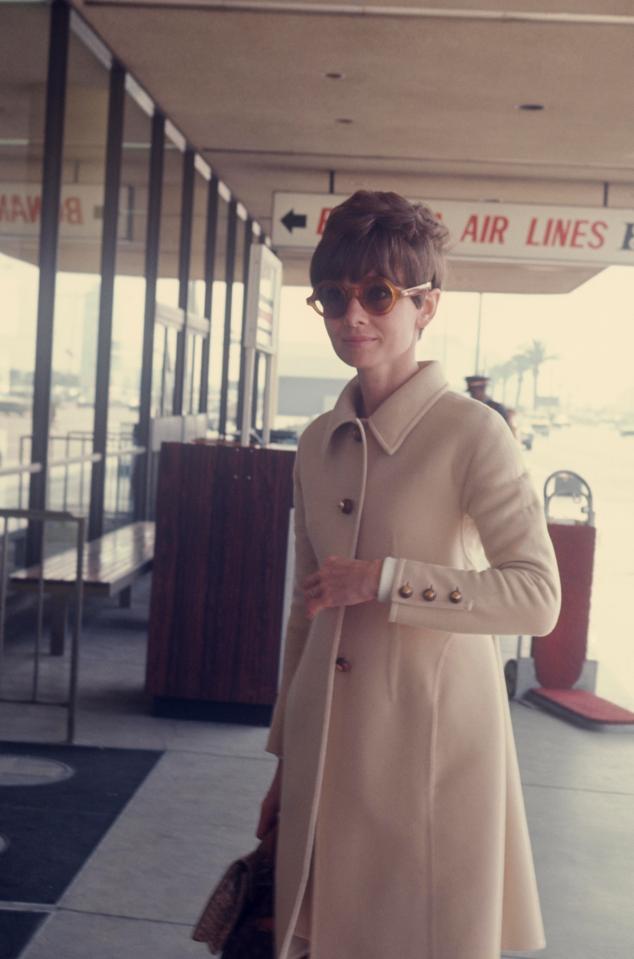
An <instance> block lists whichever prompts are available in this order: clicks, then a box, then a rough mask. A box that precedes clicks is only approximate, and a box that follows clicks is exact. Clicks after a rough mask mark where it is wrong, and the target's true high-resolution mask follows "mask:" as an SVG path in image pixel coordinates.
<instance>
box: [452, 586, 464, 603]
mask: <svg viewBox="0 0 634 959" xmlns="http://www.w3.org/2000/svg"><path fill="white" fill-rule="evenodd" d="M449 599H450V600H451V602H452V603H461V602H462V593H461V592H460V590H459V589H452V591H451V592H450V593H449Z"/></svg>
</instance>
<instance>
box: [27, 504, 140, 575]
mask: <svg viewBox="0 0 634 959" xmlns="http://www.w3.org/2000/svg"><path fill="white" fill-rule="evenodd" d="M153 557H154V523H152V522H144V521H142V522H138V523H131V524H130V525H129V526H122V527H121V528H120V529H116V530H113V531H112V532H111V533H106V534H105V535H104V536H101V537H99V539H96V540H93V541H92V542H90V543H86V546H85V548H84V575H83V581H84V583H85V585H87V586H95V587H105V588H107V587H109V586H112V585H114V584H116V583H118V582H120V581H121V580H122V579H125V577H127V576H130V575H132V574H133V573H134V572H136V571H139V570H140V569H141V568H142V567H144V566H146V565H147V564H148V563H149V562H151V560H152V559H153ZM76 572H77V553H76V551H75V550H74V549H70V550H65V551H64V552H63V553H58V554H57V555H56V556H51V557H50V558H49V559H46V560H45V561H44V583H45V584H46V585H53V586H54V585H59V586H64V585H66V584H68V585H70V584H72V583H74V582H75V576H76ZM39 579H40V565H39V564H37V565H35V566H30V567H28V568H27V569H21V570H17V571H16V572H15V573H12V574H11V577H10V580H11V583H13V584H14V585H16V586H36V585H37V584H38V582H39Z"/></svg>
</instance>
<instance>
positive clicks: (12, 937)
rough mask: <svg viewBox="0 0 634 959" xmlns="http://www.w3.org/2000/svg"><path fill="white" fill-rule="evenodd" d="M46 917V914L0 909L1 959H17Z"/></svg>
mask: <svg viewBox="0 0 634 959" xmlns="http://www.w3.org/2000/svg"><path fill="white" fill-rule="evenodd" d="M45 917H46V913H45V912H16V911H14V910H13V909H7V910H4V909H0V959H17V957H18V956H19V955H20V953H21V952H22V950H23V948H24V946H25V945H26V944H27V942H28V941H29V939H30V938H31V936H32V935H33V933H34V932H35V930H36V929H37V927H38V926H39V924H40V923H41V921H42V919H44V918H45Z"/></svg>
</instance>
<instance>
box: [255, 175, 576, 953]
mask: <svg viewBox="0 0 634 959" xmlns="http://www.w3.org/2000/svg"><path fill="white" fill-rule="evenodd" d="M446 244H447V231H446V229H445V227H444V226H443V225H442V224H441V223H440V222H439V221H438V220H437V219H436V218H435V217H434V216H433V214H432V212H431V211H430V210H429V209H428V208H427V207H426V206H424V205H423V204H418V203H410V202H408V201H407V200H405V199H404V198H403V197H400V196H398V195H397V194H394V193H377V192H365V191H361V192H358V193H355V194H354V195H353V196H352V197H350V198H349V199H348V200H346V201H345V202H344V203H342V204H341V205H340V206H338V207H336V208H335V209H334V210H333V211H332V213H331V214H330V217H329V219H328V222H327V225H326V229H325V231H324V234H323V237H322V239H321V241H320V243H319V245H318V247H317V249H316V250H315V253H314V255H313V259H312V262H311V282H312V284H313V292H312V294H311V296H310V297H309V298H308V303H309V305H310V306H312V307H314V309H315V310H316V311H317V313H318V314H319V315H320V316H321V317H322V322H323V323H324V326H325V330H326V333H327V334H328V336H329V338H330V341H331V343H332V346H333V349H334V351H335V353H336V354H337V356H338V357H340V358H341V359H342V360H343V361H344V362H345V363H347V364H348V365H349V366H350V367H352V368H354V369H355V370H356V376H355V377H354V378H353V379H352V380H351V381H350V383H348V385H347V386H346V387H345V388H344V390H343V392H342V393H341V395H340V397H339V399H338V400H337V403H336V405H335V407H334V409H333V410H331V411H330V412H329V413H325V414H323V415H321V416H319V417H318V418H317V419H316V420H314V421H313V422H312V423H311V424H310V425H309V426H308V427H307V429H306V430H305V431H304V433H303V434H302V436H301V438H300V442H299V447H298V451H297V457H296V460H295V471H294V482H295V494H294V495H295V498H294V507H295V509H294V524H295V586H294V593H293V599H292V605H291V612H290V617H289V621H288V626H287V629H286V638H285V647H284V654H283V668H282V675H281V681H280V688H279V693H278V697H277V701H276V705H275V709H274V713H273V719H272V725H271V730H270V733H269V737H268V742H267V749H268V751H270V752H271V753H273V754H274V755H275V756H277V757H278V763H277V769H276V772H275V775H274V777H273V781H272V783H271V786H270V788H269V790H268V792H267V794H266V796H265V797H264V800H263V801H262V805H261V810H260V819H259V823H258V827H257V833H258V836H260V837H261V836H264V835H265V834H266V833H267V832H268V831H269V829H271V828H272V826H274V825H275V824H277V827H278V829H277V858H276V888H275V936H276V956H277V959H301V957H305V956H310V959H496V957H499V955H500V952H501V951H502V950H518V951H530V950H533V949H541V948H543V947H544V944H545V939H544V929H543V924H542V917H541V912H540V904H539V897H538V890H537V883H536V877H535V871H534V865H533V859H532V851H531V844H530V838H529V833H528V828H527V822H526V815H525V809H524V802H523V795H522V789H521V783H520V776H519V770H518V764H517V756H516V751H515V742H514V739H513V731H512V727H511V722H510V711H509V705H508V699H507V693H506V686H505V682H504V675H503V669H502V662H501V658H500V651H499V647H498V643H497V639H495V638H494V636H493V635H492V634H496V633H514V634H518V633H527V634H530V635H544V634H546V633H548V632H550V631H551V630H552V628H553V626H554V624H555V622H556V619H557V616H558V612H559V603H560V594H559V578H558V573H557V567H556V562H555V557H554V552H553V548H552V544H551V542H550V539H549V536H548V532H547V529H546V524H545V520H544V515H543V510H542V506H541V502H540V500H539V498H538V496H537V494H536V492H535V490H534V488H533V486H532V483H531V481H530V479H529V477H528V475H527V473H526V469H525V467H524V463H523V461H522V458H521V454H520V452H519V449H518V447H517V444H516V443H515V442H514V440H513V437H512V436H511V433H510V431H509V430H508V429H507V428H506V426H505V425H503V423H502V419H501V417H500V416H499V415H498V414H497V413H496V412H495V411H494V410H492V409H490V408H489V407H488V406H487V405H486V404H485V403H472V402H471V400H470V399H468V398H467V397H465V396H463V395H460V394H458V393H455V392H452V391H451V390H450V389H449V388H448V384H447V381H446V379H445V376H444V374H443V371H442V369H441V367H440V365H439V364H438V363H437V362H435V361H423V362H418V361H417V359H416V355H415V354H416V348H417V342H418V340H419V338H420V336H421V334H424V330H425V329H426V328H427V326H428V324H429V323H430V322H431V320H432V319H433V317H434V314H435V312H436V309H437V306H438V300H439V297H440V290H441V287H442V284H443V277H444V269H445V265H444V262H445V261H444V253H445V248H446Z"/></svg>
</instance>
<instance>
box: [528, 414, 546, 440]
mask: <svg viewBox="0 0 634 959" xmlns="http://www.w3.org/2000/svg"><path fill="white" fill-rule="evenodd" d="M531 427H532V429H533V432H534V433H537V435H538V436H549V435H550V420H549V419H548V417H547V416H531Z"/></svg>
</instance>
